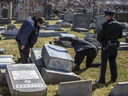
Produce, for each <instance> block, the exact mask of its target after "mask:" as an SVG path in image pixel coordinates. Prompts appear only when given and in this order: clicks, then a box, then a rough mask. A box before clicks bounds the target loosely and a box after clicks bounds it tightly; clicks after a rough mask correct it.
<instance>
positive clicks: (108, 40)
mask: <svg viewBox="0 0 128 96" xmlns="http://www.w3.org/2000/svg"><path fill="white" fill-rule="evenodd" d="M104 12H105V17H106V20H107V21H106V22H105V23H103V24H102V25H101V29H100V31H99V33H98V36H97V40H98V41H99V42H100V43H101V74H100V79H99V80H97V81H96V82H98V83H105V73H106V67H107V60H109V64H110V71H111V79H110V80H111V81H112V82H116V79H117V63H116V57H117V51H118V50H117V48H118V47H119V41H118V39H119V38H121V37H122V26H121V25H120V24H119V22H117V21H116V20H115V19H113V16H114V11H112V10H109V9H107V10H105V11H104Z"/></svg>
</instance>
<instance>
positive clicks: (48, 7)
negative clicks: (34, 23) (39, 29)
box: [47, 4, 53, 18]
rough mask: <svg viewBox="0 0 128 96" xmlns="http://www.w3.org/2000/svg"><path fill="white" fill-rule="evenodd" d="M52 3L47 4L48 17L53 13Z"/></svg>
mask: <svg viewBox="0 0 128 96" xmlns="http://www.w3.org/2000/svg"><path fill="white" fill-rule="evenodd" d="M52 7H53V6H52V4H47V18H51V15H52V13H53V9H52Z"/></svg>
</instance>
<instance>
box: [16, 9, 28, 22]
mask: <svg viewBox="0 0 128 96" xmlns="http://www.w3.org/2000/svg"><path fill="white" fill-rule="evenodd" d="M28 17H29V14H28V12H27V11H23V12H18V17H17V21H16V23H23V22H24V21H25V20H26V19H27V18H28Z"/></svg>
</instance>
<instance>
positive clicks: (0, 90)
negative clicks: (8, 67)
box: [0, 86, 11, 96]
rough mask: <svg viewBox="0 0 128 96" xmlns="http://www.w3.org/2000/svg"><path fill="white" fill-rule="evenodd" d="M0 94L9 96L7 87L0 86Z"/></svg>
mask: <svg viewBox="0 0 128 96" xmlns="http://www.w3.org/2000/svg"><path fill="white" fill-rule="evenodd" d="M0 94H1V95H2V96H11V94H10V92H9V88H8V86H0Z"/></svg>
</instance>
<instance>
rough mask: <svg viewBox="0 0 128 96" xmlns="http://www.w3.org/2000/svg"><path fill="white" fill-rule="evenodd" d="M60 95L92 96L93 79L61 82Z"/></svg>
mask: <svg viewBox="0 0 128 96" xmlns="http://www.w3.org/2000/svg"><path fill="white" fill-rule="evenodd" d="M58 96H92V80H79V81H71V82H61V83H60V84H59V88H58Z"/></svg>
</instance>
